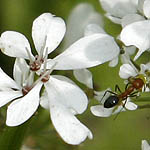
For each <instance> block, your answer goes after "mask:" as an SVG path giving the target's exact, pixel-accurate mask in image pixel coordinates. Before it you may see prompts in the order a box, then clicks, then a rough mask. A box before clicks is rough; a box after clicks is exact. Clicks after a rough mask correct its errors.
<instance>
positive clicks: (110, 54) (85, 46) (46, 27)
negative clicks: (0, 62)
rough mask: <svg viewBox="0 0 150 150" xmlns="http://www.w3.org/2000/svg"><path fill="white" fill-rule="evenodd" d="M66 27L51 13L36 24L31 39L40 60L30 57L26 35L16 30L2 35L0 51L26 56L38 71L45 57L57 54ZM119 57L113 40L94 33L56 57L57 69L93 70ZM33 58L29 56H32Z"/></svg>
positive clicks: (37, 20) (49, 65)
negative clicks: (56, 50)
mask: <svg viewBox="0 0 150 150" xmlns="http://www.w3.org/2000/svg"><path fill="white" fill-rule="evenodd" d="M65 31H66V26H65V23H64V21H63V20H62V19H61V18H59V17H55V16H53V15H52V14H50V13H44V14H42V15H41V16H39V17H38V18H36V19H35V20H34V22H33V26H32V37H33V41H34V44H35V48H36V51H37V53H38V55H39V56H38V57H37V59H36V58H34V57H33V55H32V54H31V49H30V46H29V43H28V40H27V39H26V38H25V36H24V35H22V34H21V33H18V32H14V31H6V32H4V33H2V35H1V38H0V49H1V50H2V52H3V53H5V54H7V55H9V56H12V57H23V58H26V59H30V61H31V63H30V64H31V65H30V66H32V65H33V66H32V67H33V68H34V69H32V70H38V69H39V68H40V65H41V64H42V63H43V61H44V60H45V57H46V55H47V54H46V52H47V53H48V54H49V53H51V52H52V51H54V50H55V49H56V48H57V47H58V45H59V43H60V42H61V40H62V38H63V37H64V34H65ZM118 54H119V48H118V46H117V45H116V43H115V42H114V40H113V38H112V37H111V36H109V35H105V34H93V35H91V36H86V37H83V38H81V39H79V40H78V41H76V42H75V43H74V44H72V45H71V46H70V47H69V48H68V49H67V50H65V51H64V52H63V53H61V54H60V55H58V56H56V57H55V58H53V61H54V62H56V63H57V64H56V66H55V68H54V69H56V70H70V69H83V68H88V67H93V66H96V65H99V64H102V63H105V62H107V61H110V60H112V59H113V58H115V57H116V56H117V55H118ZM29 56H30V57H29ZM51 62H52V61H51V59H48V60H47V69H50V68H51V66H52V64H51Z"/></svg>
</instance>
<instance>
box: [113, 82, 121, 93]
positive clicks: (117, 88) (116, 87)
mask: <svg viewBox="0 0 150 150" xmlns="http://www.w3.org/2000/svg"><path fill="white" fill-rule="evenodd" d="M117 91H119V92H120V93H122V92H121V90H120V87H119V86H118V84H116V86H115V92H117Z"/></svg>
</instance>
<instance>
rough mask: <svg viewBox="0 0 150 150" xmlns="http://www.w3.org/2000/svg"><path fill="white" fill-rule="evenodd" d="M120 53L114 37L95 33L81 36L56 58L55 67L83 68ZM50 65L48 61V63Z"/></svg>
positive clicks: (64, 68) (67, 68) (98, 63)
mask: <svg viewBox="0 0 150 150" xmlns="http://www.w3.org/2000/svg"><path fill="white" fill-rule="evenodd" d="M118 54H119V47H118V45H117V44H116V43H115V41H114V39H113V37H111V36H109V35H106V34H93V35H90V36H86V37H84V38H81V39H80V40H78V41H77V42H75V43H74V44H73V45H71V46H70V47H69V48H68V49H67V50H66V51H64V52H63V53H61V54H60V55H58V56H57V57H55V58H54V61H56V62H57V65H56V67H55V69H57V70H69V69H74V70H75V69H83V68H88V67H93V66H96V65H100V64H102V63H105V62H107V61H110V60H112V59H113V58H115V57H117V56H118ZM47 66H48V63H47Z"/></svg>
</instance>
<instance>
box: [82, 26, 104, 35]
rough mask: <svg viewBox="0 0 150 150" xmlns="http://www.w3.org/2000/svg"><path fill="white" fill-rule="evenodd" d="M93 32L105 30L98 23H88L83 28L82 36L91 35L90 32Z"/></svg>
mask: <svg viewBox="0 0 150 150" xmlns="http://www.w3.org/2000/svg"><path fill="white" fill-rule="evenodd" d="M95 33H103V34H105V33H106V32H105V31H104V29H103V28H102V27H100V26H99V25H98V24H89V25H87V26H86V28H85V30H84V36H88V35H92V34H95Z"/></svg>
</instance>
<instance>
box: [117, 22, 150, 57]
mask: <svg viewBox="0 0 150 150" xmlns="http://www.w3.org/2000/svg"><path fill="white" fill-rule="evenodd" d="M120 37H121V40H122V41H123V42H124V44H125V45H126V46H130V45H134V46H136V47H137V48H139V52H138V54H137V56H136V57H135V59H137V58H138V57H139V56H140V55H141V54H142V53H143V52H144V51H146V50H147V49H149V48H150V21H149V20H145V21H138V22H134V23H132V24H129V25H127V26H126V27H125V28H123V30H122V32H121V36H120Z"/></svg>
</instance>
